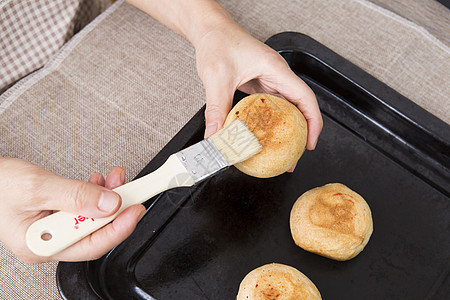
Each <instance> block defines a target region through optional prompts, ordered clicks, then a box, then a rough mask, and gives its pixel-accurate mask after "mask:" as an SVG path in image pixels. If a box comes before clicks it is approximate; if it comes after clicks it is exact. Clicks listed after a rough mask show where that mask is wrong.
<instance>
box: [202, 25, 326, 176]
mask: <svg viewBox="0 0 450 300" xmlns="http://www.w3.org/2000/svg"><path fill="white" fill-rule="evenodd" d="M194 46H195V49H196V58H197V69H198V73H199V76H200V78H201V80H202V82H203V85H204V87H205V91H206V112H205V117H206V131H205V138H206V137H209V136H211V135H212V134H214V133H215V132H216V131H217V130H219V129H220V128H221V127H222V126H223V122H224V121H225V118H226V116H227V114H228V112H229V111H230V109H231V105H232V100H233V95H234V93H235V91H236V90H237V89H239V90H240V91H242V92H244V93H247V94H253V93H269V94H273V95H277V96H280V97H283V98H285V99H286V100H288V101H290V102H292V103H293V104H295V105H296V106H297V107H298V108H299V110H300V111H301V112H302V113H303V115H304V116H305V118H306V120H307V123H308V140H307V144H306V148H307V149H308V150H313V149H314V148H315V146H316V143H317V139H318V137H319V134H320V132H321V130H322V126H323V123H322V117H321V114H320V110H319V106H318V104H317V100H316V97H315V95H314V93H313V91H312V90H311V89H310V88H309V87H308V85H306V83H305V82H303V81H302V80H301V79H300V78H299V77H298V76H296V75H295V73H294V72H292V70H291V69H290V67H289V65H288V64H287V63H286V61H285V60H284V59H283V58H282V57H281V56H280V55H279V54H278V53H277V52H276V51H274V50H273V49H271V48H270V47H269V46H267V45H265V44H263V43H261V42H260V41H258V40H256V39H255V38H253V37H252V36H250V35H249V34H248V33H246V32H245V31H244V30H243V29H242V28H241V27H239V26H237V24H236V23H234V22H232V21H230V22H225V23H223V24H221V25H220V26H216V27H214V28H213V29H212V30H211V31H209V32H207V33H206V34H204V35H203V36H202V37H201V38H200V39H198V41H197V42H196V44H194ZM292 170H293V168H292V169H291V171H292Z"/></svg>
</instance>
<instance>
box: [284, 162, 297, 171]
mask: <svg viewBox="0 0 450 300" xmlns="http://www.w3.org/2000/svg"><path fill="white" fill-rule="evenodd" d="M295 167H297V163H295V164H294V165H293V166H292V167H291V168H290V169H289V170H287V171H286V172H288V173H292V172H294V170H295Z"/></svg>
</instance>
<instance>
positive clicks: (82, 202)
mask: <svg viewBox="0 0 450 300" xmlns="http://www.w3.org/2000/svg"><path fill="white" fill-rule="evenodd" d="M124 175H125V171H124V169H122V168H120V167H116V168H114V169H113V170H112V171H111V172H110V173H109V174H108V176H107V177H106V180H105V179H104V177H103V175H101V174H99V173H95V174H93V175H92V176H91V177H90V179H89V182H83V181H78V180H72V179H67V178H63V177H60V176H57V175H55V174H53V173H51V172H49V171H46V170H44V169H42V168H40V167H38V166H36V165H34V164H31V163H29V162H26V161H23V160H20V159H12V158H0V190H1V191H2V193H1V198H0V240H1V241H2V242H3V243H4V244H5V245H6V247H8V248H9V249H10V250H11V251H13V252H14V253H15V254H16V255H17V256H18V257H19V258H20V259H21V260H23V261H24V262H27V263H41V262H47V261H53V260H58V261H84V260H93V259H97V258H99V257H101V256H102V255H104V254H105V253H107V252H108V251H109V250H110V249H112V248H113V247H115V246H116V245H118V244H119V243H121V242H122V241H123V240H125V238H127V237H128V236H129V235H130V234H131V233H132V232H133V230H134V229H135V227H136V224H137V223H138V222H139V220H140V219H141V218H142V216H143V215H144V213H145V208H144V206H143V205H141V204H138V205H133V206H131V207H129V208H127V209H125V210H124V211H123V212H122V213H121V214H119V215H118V216H117V218H116V219H115V220H114V221H113V222H111V223H110V224H108V225H106V226H105V227H103V228H101V229H99V230H97V231H96V232H94V233H92V234H91V235H89V236H87V237H85V238H84V239H82V240H80V241H79V242H77V243H76V244H74V245H72V246H70V247H68V248H66V249H64V250H63V251H61V252H59V253H57V254H55V255H54V256H51V257H40V256H37V255H35V254H33V253H32V252H31V251H30V250H29V249H28V247H27V245H26V242H25V233H26V231H27V229H28V227H29V226H30V225H31V224H32V223H33V222H35V221H37V220H38V219H41V218H44V217H46V216H48V215H50V214H51V213H53V212H55V211H59V210H63V211H67V212H72V213H75V214H79V215H82V216H87V217H92V218H102V217H107V216H110V215H112V214H114V213H115V212H116V211H117V210H118V209H119V207H120V205H121V199H120V196H119V195H118V194H117V193H114V192H113V191H111V189H114V188H116V187H118V186H120V185H122V184H123V183H124V181H125V178H124Z"/></svg>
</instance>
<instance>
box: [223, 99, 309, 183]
mask: <svg viewBox="0 0 450 300" xmlns="http://www.w3.org/2000/svg"><path fill="white" fill-rule="evenodd" d="M237 118H239V119H241V120H242V121H244V122H245V123H246V124H247V126H248V127H249V129H250V130H251V131H252V132H253V134H254V135H255V136H256V137H257V138H258V141H259V143H260V144H261V145H262V147H263V150H262V151H261V152H260V153H258V154H257V155H255V156H253V157H252V158H250V159H248V160H246V161H244V162H241V163H239V164H236V165H235V166H236V167H237V168H238V169H239V170H241V171H242V172H244V173H246V174H248V175H251V176H255V177H261V178H266V177H273V176H277V175H280V174H282V173H284V172H286V171H287V170H289V168H290V167H292V166H293V165H294V164H295V163H296V162H297V160H298V159H299V158H300V156H301V155H302V154H303V152H304V150H305V146H306V139H307V133H308V130H307V123H306V120H305V118H304V116H303V114H302V113H301V112H300V111H299V110H298V108H297V107H296V106H295V105H293V104H292V103H290V102H289V101H287V100H284V99H282V98H279V97H276V96H273V95H268V94H253V95H250V96H248V97H245V98H244V99H242V100H241V101H239V102H238V103H237V104H236V105H235V106H234V107H233V109H232V110H231V111H230V113H229V114H228V116H227V119H226V120H225V126H226V125H227V124H229V123H231V122H232V121H234V120H235V119H237Z"/></svg>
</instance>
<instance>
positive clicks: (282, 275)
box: [236, 263, 322, 300]
mask: <svg viewBox="0 0 450 300" xmlns="http://www.w3.org/2000/svg"><path fill="white" fill-rule="evenodd" d="M250 299H251V300H268V299H277V300H299V299H322V297H321V296H320V293H319V290H318V289H317V288H316V286H315V285H314V283H313V282H312V281H311V280H309V278H308V277H306V276H305V275H304V274H303V273H301V272H300V271H298V270H297V269H295V268H293V267H290V266H286V265H282V264H276V263H273V264H267V265H264V266H261V267H259V268H256V269H254V270H253V271H251V272H250V273H248V274H247V276H245V278H244V279H243V280H242V282H241V285H240V286H239V292H238V294H237V297H236V300H250Z"/></svg>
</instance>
